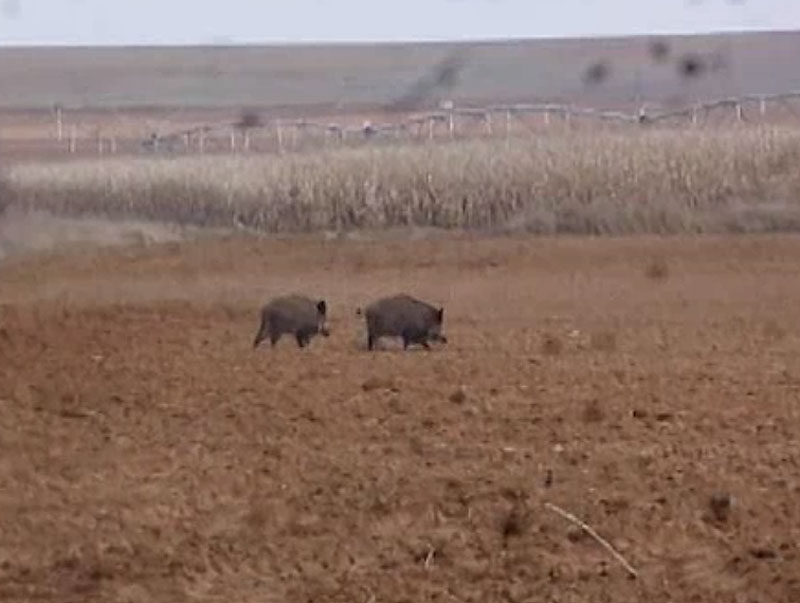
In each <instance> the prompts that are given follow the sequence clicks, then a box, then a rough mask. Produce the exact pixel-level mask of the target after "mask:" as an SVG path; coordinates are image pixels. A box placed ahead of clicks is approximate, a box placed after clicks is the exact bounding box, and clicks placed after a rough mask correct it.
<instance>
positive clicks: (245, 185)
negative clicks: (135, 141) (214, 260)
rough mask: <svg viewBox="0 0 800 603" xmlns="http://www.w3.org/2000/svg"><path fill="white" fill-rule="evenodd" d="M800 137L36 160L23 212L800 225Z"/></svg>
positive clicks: (679, 229)
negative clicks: (50, 161)
mask: <svg viewBox="0 0 800 603" xmlns="http://www.w3.org/2000/svg"><path fill="white" fill-rule="evenodd" d="M798 162H800V130H798V129H795V128H782V127H758V126H752V127H750V126H742V127H736V128H730V129H725V130H720V129H709V130H704V129H697V130H692V129H636V130H633V131H627V132H625V131H602V130H598V131H582V132H571V133H570V132H566V133H563V134H555V133H551V134H544V135H541V136H534V137H531V138H528V139H525V140H523V139H520V138H512V139H511V140H510V141H508V143H507V144H506V143H505V142H503V141H480V140H476V141H454V142H448V143H433V144H429V145H425V144H423V145H407V144H397V145H392V144H388V145H383V144H378V145H374V146H373V145H368V146H365V147H363V148H357V149H338V150H337V149H328V150H319V151H314V152H304V153H293V154H287V155H284V156H272V155H249V156H248V155H237V156H213V157H211V156H206V157H203V156H196V157H174V158H168V157H158V158H142V159H130V158H119V159H102V160H96V161H75V162H69V163H44V162H42V163H33V164H21V165H16V166H13V167H12V168H11V169H10V170H9V186H10V189H11V190H10V193H9V197H10V199H11V200H12V202H13V203H14V204H16V205H18V206H20V207H24V208H34V209H42V210H51V211H53V212H55V213H58V214H61V215H85V214H91V215H95V216H96V215H106V216H111V217H115V218H119V217H126V218H132V219H150V220H156V221H162V222H164V221H167V222H177V223H181V224H195V225H204V226H222V227H234V226H236V227H245V228H250V229H255V230H257V231H264V232H273V233H275V232H286V233H288V232H315V231H334V232H345V231H354V230H360V229H382V228H393V227H407V226H417V227H420V226H423V227H436V228H467V229H471V230H478V231H484V232H486V231H488V232H492V231H493V232H497V231H523V232H534V233H540V234H560V233H571V234H641V233H661V234H665V233H692V232H715V233H724V232H765V231H769V232H774V231H793V230H797V229H798V228H800V205H799V204H798V199H800V172H798V170H797V169H796V166H797V165H798Z"/></svg>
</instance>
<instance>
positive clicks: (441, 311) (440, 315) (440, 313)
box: [436, 308, 444, 322]
mask: <svg viewBox="0 0 800 603" xmlns="http://www.w3.org/2000/svg"><path fill="white" fill-rule="evenodd" d="M436 320H438V321H439V322H442V321H443V320H444V308H439V309H438V310H437V311H436Z"/></svg>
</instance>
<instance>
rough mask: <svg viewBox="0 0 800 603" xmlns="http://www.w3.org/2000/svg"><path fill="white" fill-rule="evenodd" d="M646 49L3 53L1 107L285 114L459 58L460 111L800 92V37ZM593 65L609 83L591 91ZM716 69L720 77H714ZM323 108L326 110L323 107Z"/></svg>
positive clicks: (632, 43) (572, 44)
mask: <svg viewBox="0 0 800 603" xmlns="http://www.w3.org/2000/svg"><path fill="white" fill-rule="evenodd" d="M662 40H663V41H665V42H666V43H667V44H668V47H669V54H668V55H666V57H665V58H664V60H663V61H657V60H655V59H654V58H653V56H652V55H651V53H650V52H649V48H650V46H649V45H650V43H651V39H650V38H645V37H631V38H615V39H595V40H584V39H563V40H530V41H519V42H516V41H510V42H492V43H463V44H452V43H450V44H438V43H437V44H433V43H431V44H385V45H378V46H366V45H319V46H294V47H288V46H272V47H268V46H261V47H257V46H253V47H195V48H189V47H178V48H114V49H112V48H101V49H89V48H71V49H63V48H56V49H44V48H42V49H21V48H19V49H2V50H0V78H2V81H4V82H13V85H4V86H3V87H2V89H0V107H2V108H25V109H28V108H43V109H49V108H50V107H51V106H52V104H53V103H61V104H63V105H64V106H67V107H72V108H81V107H82V108H89V107H92V108H131V107H173V108H175V107H181V108H195V109H196V108H214V107H217V108H218V107H241V106H257V107H280V106H294V107H296V106H298V105H303V106H309V107H311V106H314V105H316V106H318V107H319V106H325V107H332V108H336V107H338V108H342V107H346V106H351V105H374V104H382V103H385V102H387V101H389V100H391V99H392V98H394V97H396V96H397V95H400V94H402V93H403V92H405V91H406V90H407V89H408V87H409V86H411V85H413V83H414V82H415V81H417V80H418V78H420V77H422V76H424V75H425V74H426V73H427V72H428V70H430V69H431V68H432V67H433V66H434V65H435V64H437V63H438V62H439V61H440V60H442V59H443V58H444V57H446V56H449V55H451V54H452V53H454V52H457V53H462V54H463V56H464V59H465V66H464V69H463V72H462V73H461V77H460V80H459V82H458V83H457V85H456V86H455V87H454V88H453V89H452V90H451V91H450V92H449V93H448V96H452V97H453V98H454V99H456V100H459V101H462V102H496V101H508V100H526V101H534V100H571V101H577V100H581V101H583V102H585V103H588V104H598V103H608V104H619V103H625V102H630V101H632V100H634V98H635V97H636V95H637V94H641V95H642V96H643V97H644V98H646V99H648V100H650V101H654V102H659V103H664V102H670V101H672V102H681V101H687V100H691V99H693V98H706V97H709V96H716V95H721V94H722V95H724V94H737V93H744V92H778V91H783V90H786V89H788V88H793V87H794V88H800V69H798V68H797V63H796V57H797V56H798V54H799V53H800V32H788V33H747V34H744V33H743V34H736V35H705V36H685V37H669V38H663V39H662ZM692 53H694V54H697V53H699V54H701V55H703V56H704V58H705V59H706V60H707V62H708V66H709V71H708V72H707V73H706V74H705V75H703V76H702V77H697V78H694V79H693V80H692V81H688V80H687V79H686V78H685V77H682V75H681V73H680V69H679V65H678V63H677V61H678V59H680V58H681V57H685V56H687V55H689V54H692ZM598 61H603V62H606V63H607V65H608V67H609V69H610V70H609V72H608V77H607V78H606V79H605V81H603V82H602V83H601V84H600V85H593V86H588V87H587V86H586V84H585V82H584V79H583V76H584V73H585V71H586V69H587V68H589V67H590V66H591V65H593V64H594V63H596V62H598ZM715 67H716V68H715ZM326 110H327V109H326Z"/></svg>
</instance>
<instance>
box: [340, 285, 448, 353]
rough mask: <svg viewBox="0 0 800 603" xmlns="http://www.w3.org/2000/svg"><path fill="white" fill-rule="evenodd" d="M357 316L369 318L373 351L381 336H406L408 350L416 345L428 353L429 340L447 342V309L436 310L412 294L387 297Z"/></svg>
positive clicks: (368, 340)
mask: <svg viewBox="0 0 800 603" xmlns="http://www.w3.org/2000/svg"><path fill="white" fill-rule="evenodd" d="M356 314H357V315H359V316H360V315H364V317H365V319H366V322H367V349H369V350H371V349H373V347H374V345H375V343H376V341H377V340H378V339H379V338H380V337H402V338H403V349H404V350H405V349H407V348H408V346H409V345H411V344H412V343H416V344H419V345H421V346H422V347H424V348H425V349H426V350H427V349H430V346H429V345H428V342H429V341H438V342H440V343H447V338H446V337H445V336H444V335H443V334H442V321H443V320H444V308H436V307H434V306H432V305H430V304H427V303H425V302H423V301H420V300H418V299H415V298H414V297H411V296H410V295H405V294H400V295H393V296H390V297H384V298H383V299H379V300H378V301H375V302H373V303H372V304H370V305H369V306H367V307H366V308H365V309H364V310H361V309H360V308H359V309H358V310H356Z"/></svg>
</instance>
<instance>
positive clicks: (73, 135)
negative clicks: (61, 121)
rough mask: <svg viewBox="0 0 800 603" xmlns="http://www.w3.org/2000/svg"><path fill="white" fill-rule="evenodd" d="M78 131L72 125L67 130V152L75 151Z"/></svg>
mask: <svg viewBox="0 0 800 603" xmlns="http://www.w3.org/2000/svg"><path fill="white" fill-rule="evenodd" d="M77 139H78V132H77V130H76V128H75V126H74V125H73V126H72V127H71V128H70V130H69V152H70V153H75V152H76V151H77V150H78V140H77Z"/></svg>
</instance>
